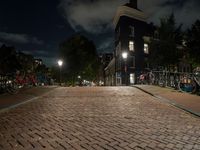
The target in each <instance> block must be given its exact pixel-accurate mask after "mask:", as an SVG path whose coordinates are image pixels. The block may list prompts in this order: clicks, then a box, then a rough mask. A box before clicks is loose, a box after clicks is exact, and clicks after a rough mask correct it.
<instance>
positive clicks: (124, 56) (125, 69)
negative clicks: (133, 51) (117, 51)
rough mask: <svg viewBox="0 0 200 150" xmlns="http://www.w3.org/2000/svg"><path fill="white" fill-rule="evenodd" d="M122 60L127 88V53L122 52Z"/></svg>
mask: <svg viewBox="0 0 200 150" xmlns="http://www.w3.org/2000/svg"><path fill="white" fill-rule="evenodd" d="M122 58H123V59H124V63H125V65H124V72H125V84H126V86H127V85H128V83H127V63H126V61H127V58H128V53H127V52H123V53H122Z"/></svg>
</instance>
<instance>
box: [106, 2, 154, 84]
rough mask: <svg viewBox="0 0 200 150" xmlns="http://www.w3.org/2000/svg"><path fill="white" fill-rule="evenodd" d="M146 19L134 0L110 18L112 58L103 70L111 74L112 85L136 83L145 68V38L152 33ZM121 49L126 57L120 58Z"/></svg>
mask: <svg viewBox="0 0 200 150" xmlns="http://www.w3.org/2000/svg"><path fill="white" fill-rule="evenodd" d="M146 19H147V16H146V15H145V14H144V13H143V12H142V11H141V10H140V9H138V5H137V0H130V1H129V3H127V4H125V5H123V6H120V7H119V8H118V10H117V12H116V15H115V17H114V21H113V24H114V27H115V50H114V57H113V60H112V61H111V62H110V64H109V65H108V66H107V68H106V70H105V71H106V72H111V73H113V74H112V75H110V76H112V80H114V81H112V82H113V83H114V85H130V84H135V83H136V82H137V77H138V76H139V74H140V73H141V72H142V71H143V70H144V68H146V67H148V64H147V63H146V62H147V59H148V54H149V50H148V39H149V38H148V37H149V36H150V35H151V34H152V33H153V31H152V30H151V29H152V26H153V25H151V24H148V23H147V22H146ZM151 31H152V32H151ZM124 52H125V53H127V54H128V57H127V59H123V58H122V53H124ZM113 68H114V72H113ZM109 70H110V71H109ZM113 77H114V78H113ZM109 83H110V81H109Z"/></svg>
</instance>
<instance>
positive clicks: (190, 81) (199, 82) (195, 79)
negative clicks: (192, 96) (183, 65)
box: [178, 70, 200, 93]
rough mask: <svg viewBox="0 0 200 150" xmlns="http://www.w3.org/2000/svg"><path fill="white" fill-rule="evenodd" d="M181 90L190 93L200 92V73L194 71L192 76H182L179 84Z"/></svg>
mask: <svg viewBox="0 0 200 150" xmlns="http://www.w3.org/2000/svg"><path fill="white" fill-rule="evenodd" d="M178 88H179V90H181V91H183V92H188V93H198V92H200V91H199V90H200V71H199V70H194V73H192V74H184V75H183V76H181V78H180V81H179V84H178Z"/></svg>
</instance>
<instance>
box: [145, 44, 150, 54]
mask: <svg viewBox="0 0 200 150" xmlns="http://www.w3.org/2000/svg"><path fill="white" fill-rule="evenodd" d="M144 53H145V54H149V45H148V44H144Z"/></svg>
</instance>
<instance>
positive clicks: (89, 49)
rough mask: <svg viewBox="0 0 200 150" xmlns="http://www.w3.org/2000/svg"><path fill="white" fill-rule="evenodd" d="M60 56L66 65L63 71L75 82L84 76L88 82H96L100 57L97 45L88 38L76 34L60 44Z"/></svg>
mask: <svg viewBox="0 0 200 150" xmlns="http://www.w3.org/2000/svg"><path fill="white" fill-rule="evenodd" d="M60 56H61V57H62V58H63V60H64V62H65V65H64V66H63V71H64V73H65V74H66V76H68V78H71V80H73V81H74V80H75V78H77V76H79V75H80V76H82V77H84V79H87V80H94V79H95V77H96V73H97V70H98V56H97V52H96V48H95V45H94V43H93V42H92V41H90V40H88V39H87V38H86V37H84V36H82V35H79V34H76V35H74V36H72V37H70V38H69V39H67V40H66V41H64V42H62V43H61V44H60Z"/></svg>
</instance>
